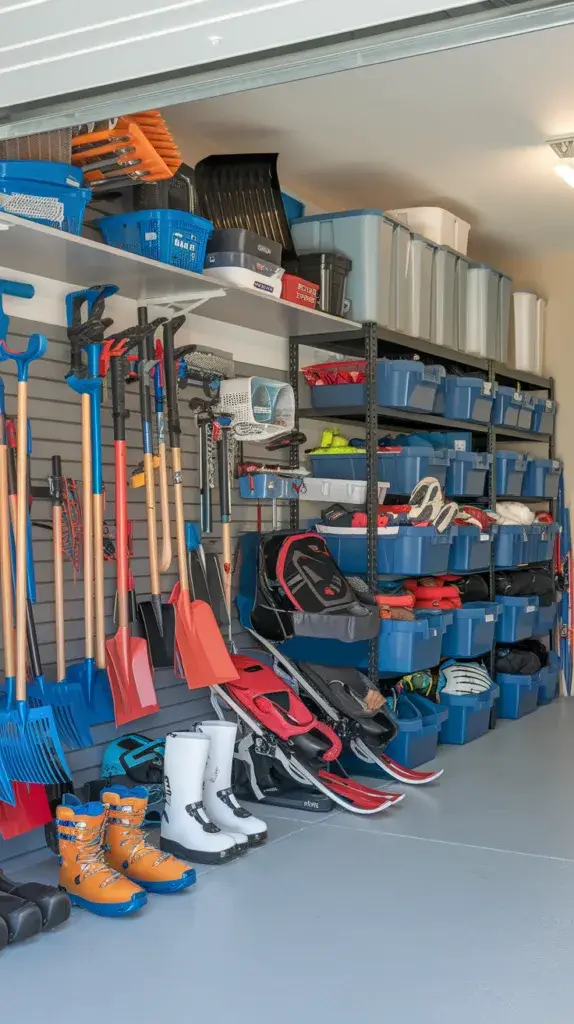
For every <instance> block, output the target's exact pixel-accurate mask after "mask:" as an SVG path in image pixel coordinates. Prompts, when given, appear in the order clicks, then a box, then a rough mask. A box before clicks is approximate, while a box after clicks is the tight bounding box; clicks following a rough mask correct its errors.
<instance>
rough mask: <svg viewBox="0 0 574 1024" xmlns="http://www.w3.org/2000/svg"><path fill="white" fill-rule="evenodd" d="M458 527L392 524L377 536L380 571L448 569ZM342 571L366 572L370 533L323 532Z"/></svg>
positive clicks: (400, 572)
mask: <svg viewBox="0 0 574 1024" xmlns="http://www.w3.org/2000/svg"><path fill="white" fill-rule="evenodd" d="M456 531H457V527H456V526H455V527H450V529H448V530H445V531H444V533H438V532H437V530H436V528H435V527H434V526H391V527H388V528H387V529H386V530H385V532H384V533H379V535H378V537H377V572H378V573H379V574H380V575H381V576H435V575H440V574H441V573H445V572H446V571H447V570H448V559H449V553H450V541H451V536H454V535H455V534H456ZM321 536H322V537H323V539H324V540H325V541H326V542H327V547H328V548H329V551H330V552H331V554H332V555H333V558H334V559H335V561H336V562H337V565H338V566H339V568H340V570H341V572H343V573H350V574H354V573H366V571H367V533H366V530H365V531H364V532H363V533H361V534H353V533H352V532H351V531H348V532H347V533H346V532H345V531H343V530H341V532H340V533H321Z"/></svg>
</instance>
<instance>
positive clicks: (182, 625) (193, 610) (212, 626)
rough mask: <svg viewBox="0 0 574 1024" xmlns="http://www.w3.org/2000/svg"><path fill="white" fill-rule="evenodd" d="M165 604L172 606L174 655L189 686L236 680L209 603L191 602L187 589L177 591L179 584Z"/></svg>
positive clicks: (195, 686) (192, 687) (235, 672)
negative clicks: (173, 614) (173, 611)
mask: <svg viewBox="0 0 574 1024" xmlns="http://www.w3.org/2000/svg"><path fill="white" fill-rule="evenodd" d="M169 603H170V604H172V605H174V607H175V646H176V658H178V659H179V662H180V664H181V666H182V668H183V674H184V676H185V678H186V681H187V685H188V687H189V689H190V690H199V689H200V688H201V687H203V686H219V685H221V684H222V683H231V682H233V681H234V680H236V679H238V678H239V676H238V675H237V671H236V669H235V666H234V664H233V662H232V660H231V658H230V656H229V653H228V651H227V648H226V646H225V643H224V641H223V637H222V635H221V633H220V632H219V626H218V625H217V620H216V618H215V615H214V614H213V610H212V608H211V606H210V605H208V604H207V602H206V601H191V600H190V596H189V591H187V590H181V587H180V585H179V583H176V585H175V587H174V588H173V591H172V594H171V597H170V599H169Z"/></svg>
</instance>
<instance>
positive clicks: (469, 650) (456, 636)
mask: <svg viewBox="0 0 574 1024" xmlns="http://www.w3.org/2000/svg"><path fill="white" fill-rule="evenodd" d="M499 613H500V608H499V605H498V604H497V602H496V601H470V602H469V603H468V604H465V605H463V607H462V608H454V609H453V610H452V611H451V613H450V614H451V615H452V622H451V624H450V625H449V626H447V628H446V632H445V634H444V640H443V645H442V654H443V657H446V658H477V657H479V655H481V654H485V653H486V651H490V650H491V649H492V645H493V643H494V633H495V629H496V623H497V620H498V616H499Z"/></svg>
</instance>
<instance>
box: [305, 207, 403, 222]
mask: <svg viewBox="0 0 574 1024" xmlns="http://www.w3.org/2000/svg"><path fill="white" fill-rule="evenodd" d="M343 217H384V218H385V220H390V219H392V218H388V217H387V215H386V214H385V213H384V212H383V210H341V211H340V212H339V213H314V214H311V215H310V216H309V217H297V218H296V219H295V220H293V221H291V225H293V224H309V223H310V221H317V220H341V218H343Z"/></svg>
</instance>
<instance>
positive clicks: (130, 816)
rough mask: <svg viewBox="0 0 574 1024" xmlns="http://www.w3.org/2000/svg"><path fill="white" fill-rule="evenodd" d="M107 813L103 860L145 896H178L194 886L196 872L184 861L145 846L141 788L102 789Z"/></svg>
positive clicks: (144, 804)
mask: <svg viewBox="0 0 574 1024" xmlns="http://www.w3.org/2000/svg"><path fill="white" fill-rule="evenodd" d="M101 799H102V803H103V804H104V806H105V808H106V810H107V812H108V818H107V824H106V837H105V844H106V860H107V862H108V864H109V865H110V866H111V867H112V868H115V870H116V871H121V873H122V874H123V875H125V876H126V878H129V879H130V880H131V881H132V882H135V883H136V884H137V885H141V887H142V888H143V889H146V890H147V891H148V892H155V893H162V892H166V893H167V892H179V890H180V889H187V888H188V886H190V885H193V883H194V882H195V871H194V869H193V868H192V867H190V865H189V864H186V863H185V861H183V860H179V859H178V858H177V857H172V855H171V854H170V853H161V851H160V850H157V849H156V847H155V846H152V845H151V844H150V843H148V842H147V839H146V835H145V832H144V831H143V828H142V826H143V821H144V818H145V813H146V807H147V799H148V794H147V790H146V789H145V787H144V786H134V787H133V789H128V788H127V787H126V786H115V787H114V788H111V789H104V790H102V793H101Z"/></svg>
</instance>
